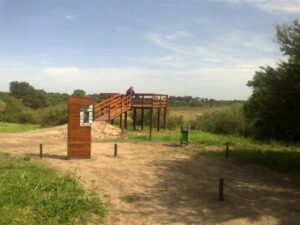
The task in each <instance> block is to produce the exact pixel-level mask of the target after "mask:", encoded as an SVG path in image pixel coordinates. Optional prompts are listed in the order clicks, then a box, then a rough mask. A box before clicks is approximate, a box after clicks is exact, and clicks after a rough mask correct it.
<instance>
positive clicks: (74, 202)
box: [0, 153, 104, 225]
mask: <svg viewBox="0 0 300 225" xmlns="http://www.w3.org/2000/svg"><path fill="white" fill-rule="evenodd" d="M0 215H1V217H0V224H3V225H4V224H10V225H14V224H16V225H17V224H28V225H29V224H30V225H35V224H36V225H40V224H45V225H48V224H49V225H50V224H51V225H56V224H57V225H58V224H88V222H89V221H94V222H96V223H97V224H99V223H101V222H102V221H103V217H104V206H103V204H102V203H101V202H100V200H99V199H98V198H96V197H95V196H93V195H88V194H87V193H85V191H84V190H83V189H82V188H81V187H80V186H78V184H77V180H76V179H75V178H73V177H70V176H60V175H58V174H57V173H56V172H55V171H53V170H51V169H48V168H46V167H44V166H42V165H41V164H38V163H34V162H30V159H29V157H24V158H15V157H12V156H9V155H7V154H2V153H1V154H0Z"/></svg>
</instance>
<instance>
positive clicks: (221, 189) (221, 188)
mask: <svg viewBox="0 0 300 225" xmlns="http://www.w3.org/2000/svg"><path fill="white" fill-rule="evenodd" d="M219 200H220V201H221V202H222V201H224V178H222V177H220V178H219Z"/></svg>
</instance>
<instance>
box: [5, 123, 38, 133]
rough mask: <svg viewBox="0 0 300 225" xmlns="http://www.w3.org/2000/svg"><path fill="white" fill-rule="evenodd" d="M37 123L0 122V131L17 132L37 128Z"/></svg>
mask: <svg viewBox="0 0 300 225" xmlns="http://www.w3.org/2000/svg"><path fill="white" fill-rule="evenodd" d="M39 128H40V125H37V124H19V123H6V122H0V133H17V132H25V131H31V130H36V129H39Z"/></svg>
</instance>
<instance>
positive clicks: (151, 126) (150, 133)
mask: <svg viewBox="0 0 300 225" xmlns="http://www.w3.org/2000/svg"><path fill="white" fill-rule="evenodd" d="M149 127H150V129H149V138H150V140H152V128H153V108H150V126H149Z"/></svg>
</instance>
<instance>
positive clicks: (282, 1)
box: [210, 0, 300, 14]
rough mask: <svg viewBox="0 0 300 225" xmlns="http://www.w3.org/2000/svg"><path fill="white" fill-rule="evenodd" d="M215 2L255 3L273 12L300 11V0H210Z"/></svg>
mask: <svg viewBox="0 0 300 225" xmlns="http://www.w3.org/2000/svg"><path fill="white" fill-rule="evenodd" d="M210 1H213V2H227V3H234V4H247V5H253V6H255V7H257V8H259V9H261V10H264V11H267V12H272V13H290V14H296V13H300V1H299V0H210Z"/></svg>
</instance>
